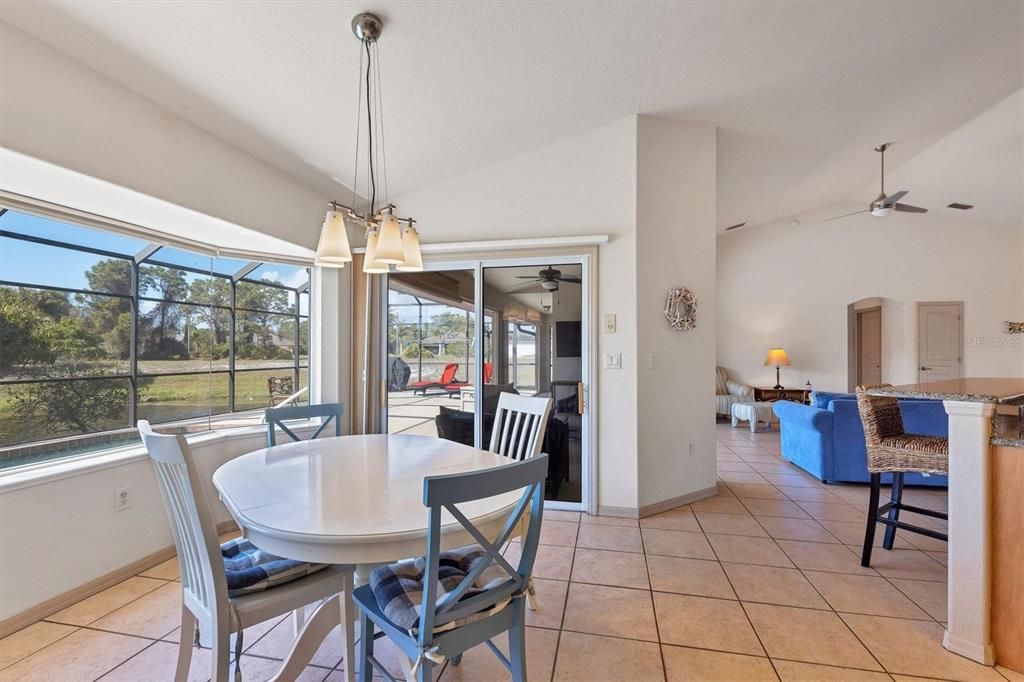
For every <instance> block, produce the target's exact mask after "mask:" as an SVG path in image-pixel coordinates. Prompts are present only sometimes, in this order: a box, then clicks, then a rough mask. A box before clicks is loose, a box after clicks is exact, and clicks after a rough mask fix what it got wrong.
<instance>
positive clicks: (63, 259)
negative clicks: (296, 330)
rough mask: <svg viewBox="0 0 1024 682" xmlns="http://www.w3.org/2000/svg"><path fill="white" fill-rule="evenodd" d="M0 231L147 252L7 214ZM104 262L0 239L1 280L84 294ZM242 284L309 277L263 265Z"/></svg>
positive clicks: (168, 257) (126, 242) (97, 234)
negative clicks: (91, 270)
mask: <svg viewBox="0 0 1024 682" xmlns="http://www.w3.org/2000/svg"><path fill="white" fill-rule="evenodd" d="M0 230H5V231H7V232H12V233H15V234H25V235H31V236H35V237H43V238H46V239H51V240H54V241H57V242H61V243H65V244H74V245H79V246H88V247H91V248H94V249H102V250H104V251H111V252H113V253H119V254H124V255H127V256H131V255H134V254H136V253H138V252H139V251H141V250H142V249H143V248H145V247H146V246H147V242H145V241H142V240H140V239H135V238H133V237H126V236H123V235H119V234H115V233H112V232H103V231H101V230H93V229H89V228H85V227H80V226H77V225H71V224H68V223H62V222H59V221H56V220H51V219H49V218H43V217H40V216H35V215H31V214H27V213H20V212H18V211H10V210H9V211H7V212H6V213H4V214H3V215H0ZM106 258H107V257H106V256H101V255H96V254H92V253H86V252H81V251H73V250H71V249H61V248H55V247H51V246H47V245H43V244H35V243H32V242H26V241H22V240H19V239H11V238H8V237H0V280H5V281H11V282H18V283H23V284H44V285H49V286H57V287H67V288H69V289H85V288H87V282H86V279H85V273H86V271H88V270H89V268H91V267H92V266H93V265H95V264H96V263H98V262H100V261H102V260H105V259H106ZM153 258H155V259H157V260H162V261H165V262H168V263H172V264H176V265H188V266H190V267H195V268H201V269H211V270H212V271H214V272H219V273H223V274H230V273H233V272H236V271H238V270H239V269H240V268H241V267H242V266H244V265H245V263H246V262H245V261H242V260H237V259H233V258H215V257H210V256H207V255H205V254H199V253H193V252H189V251H184V250H181V249H174V248H170V247H163V248H161V249H160V250H159V251H157V252H156V254H154V256H153ZM247 279H254V280H264V281H270V282H279V283H281V284H284V285H286V286H298V285H299V284H302V283H304V282H306V281H307V280H308V279H309V275H308V272H307V270H306V269H305V268H301V267H296V266H293V265H284V264H280V263H264V264H263V265H261V266H260V267H258V268H257V269H256V270H254V271H253V272H252V273H251V274H250V275H248V277H247ZM303 312H304V313H305V312H306V311H305V310H304V311H303Z"/></svg>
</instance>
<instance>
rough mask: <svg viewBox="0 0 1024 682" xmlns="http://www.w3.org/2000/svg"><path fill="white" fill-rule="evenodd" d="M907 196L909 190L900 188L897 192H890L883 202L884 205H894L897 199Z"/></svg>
mask: <svg viewBox="0 0 1024 682" xmlns="http://www.w3.org/2000/svg"><path fill="white" fill-rule="evenodd" d="M905 196H907V190H905V189H904V190H900V191H899V192H896V193H895V194H890V195H889V196H887V197H886V198H885V199H884V200H883V201H882V203H883V204H884V205H886V206H893V205H894V204H895V203H896V202H897V201H899V200H900V199H902V198H903V197H905Z"/></svg>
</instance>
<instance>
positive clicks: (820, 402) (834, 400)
mask: <svg viewBox="0 0 1024 682" xmlns="http://www.w3.org/2000/svg"><path fill="white" fill-rule="evenodd" d="M899 403H900V413H901V414H902V415H903V425H904V427H905V428H906V431H907V433H916V434H921V435H925V436H948V435H949V417H947V415H946V411H945V409H944V408H943V406H942V401H940V400H900V401H899ZM774 410H775V415H776V416H777V417H778V418H779V424H780V428H781V430H782V457H783V458H784V459H786V460H788V461H790V462H792V463H793V464H796V465H797V466H798V467H800V468H801V469H803V470H804V471H806V472H807V473H809V474H812V475H813V476H815V477H817V478H818V479H820V480H822V481H825V482H827V483H831V482H840V481H842V482H854V483H867V482H868V481H869V480H870V475H869V474H868V467H867V448H866V447H865V444H864V428H863V427H862V426H861V423H860V413H859V412H858V411H857V399H856V397H855V396H854V395H853V394H851V393H824V392H819V391H816V392H814V393H812V394H811V404H810V405H802V404H800V403H794V402H787V401H782V400H780V401H778V402H776V403H775V407H774ZM904 482H905V483H906V485H926V486H938V487H945V486H946V485H947V481H946V477H945V476H923V475H921V474H907V475H906V478H905V479H904Z"/></svg>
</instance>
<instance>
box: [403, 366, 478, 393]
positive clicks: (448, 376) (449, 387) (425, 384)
mask: <svg viewBox="0 0 1024 682" xmlns="http://www.w3.org/2000/svg"><path fill="white" fill-rule="evenodd" d="M458 371H459V363H457V362H449V363H448V364H447V365H445V366H444V371H443V372H441V378H440V379H439V380H438V381H414V382H412V383H411V384H409V388H411V389H412V394H413V395H416V392H417V391H419V392H420V393H422V394H423V395H426V394H427V390H428V389H432V388H436V389H439V390H441V391H444V392H446V393H448V394H452V393H456V392H458V391H459V390H460V389H461V388H462V387H463V386H468V385H469V384H468V383H467V382H465V381H459V380H457V379H456V378H455V373H456V372H458Z"/></svg>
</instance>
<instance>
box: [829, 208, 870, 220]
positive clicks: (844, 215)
mask: <svg viewBox="0 0 1024 682" xmlns="http://www.w3.org/2000/svg"><path fill="white" fill-rule="evenodd" d="M870 210H871V209H870V208H865V209H864V210H863V211H854V212H853V213H844V214H843V215H837V216H834V217H832V218H825V220H822V221H821V222H823V223H827V222H829V221H830V220H839V219H840V218H849V217H850V216H852V215H857V214H859V213H867V212H868V211H870Z"/></svg>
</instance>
